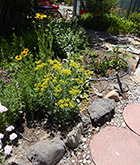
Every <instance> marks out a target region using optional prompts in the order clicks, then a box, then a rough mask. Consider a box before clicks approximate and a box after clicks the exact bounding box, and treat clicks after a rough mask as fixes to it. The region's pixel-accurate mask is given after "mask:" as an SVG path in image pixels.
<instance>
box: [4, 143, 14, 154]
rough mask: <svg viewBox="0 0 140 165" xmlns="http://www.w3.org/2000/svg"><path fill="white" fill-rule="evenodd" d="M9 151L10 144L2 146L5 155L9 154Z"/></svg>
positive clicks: (10, 148) (10, 149)
mask: <svg viewBox="0 0 140 165" xmlns="http://www.w3.org/2000/svg"><path fill="white" fill-rule="evenodd" d="M11 151H12V146H9V145H7V146H5V147H4V153H5V155H9V154H10V152H11Z"/></svg>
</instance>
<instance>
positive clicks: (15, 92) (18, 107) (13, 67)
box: [0, 49, 38, 126]
mask: <svg viewBox="0 0 140 165" xmlns="http://www.w3.org/2000/svg"><path fill="white" fill-rule="evenodd" d="M25 50H27V51H28V49H25ZM26 55H27V56H26ZM34 66H35V64H34V62H33V56H32V54H30V53H25V51H23V52H22V53H21V55H17V56H16V57H15V59H13V62H12V63H10V64H9V68H8V69H9V71H10V74H9V75H8V76H9V79H10V80H11V81H10V83H9V82H5V81H3V80H2V79H0V80H1V82H0V90H1V91H0V102H1V103H2V105H5V106H6V107H7V108H8V111H7V113H6V114H5V113H2V114H1V115H2V120H1V121H2V123H4V124H6V125H8V124H9V123H10V124H14V122H15V121H16V120H17V119H18V118H19V116H20V114H21V113H23V112H24V111H25V109H26V111H35V110H37V100H38V99H37V94H36V91H35V90H34V84H35V83H36V79H35V71H34ZM2 126H3V125H2Z"/></svg>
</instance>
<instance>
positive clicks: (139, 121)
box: [123, 104, 140, 135]
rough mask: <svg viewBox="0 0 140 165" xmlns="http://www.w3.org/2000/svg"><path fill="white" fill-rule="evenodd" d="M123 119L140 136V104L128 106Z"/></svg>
mask: <svg viewBox="0 0 140 165" xmlns="http://www.w3.org/2000/svg"><path fill="white" fill-rule="evenodd" d="M123 118H124V121H125V123H126V124H127V126H128V127H129V128H130V129H131V130H132V131H134V132H135V133H137V134H138V135H140V104H131V105H128V106H127V107H126V108H125V109H124V111H123Z"/></svg>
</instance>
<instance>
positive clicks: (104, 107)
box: [87, 99, 115, 126]
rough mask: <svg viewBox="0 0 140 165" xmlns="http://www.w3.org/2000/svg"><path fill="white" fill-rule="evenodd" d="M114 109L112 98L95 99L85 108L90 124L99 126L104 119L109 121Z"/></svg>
mask: <svg viewBox="0 0 140 165" xmlns="http://www.w3.org/2000/svg"><path fill="white" fill-rule="evenodd" d="M114 109H115V100H114V99H95V101H94V102H93V103H92V104H91V105H89V106H88V108H87V110H88V113H89V114H90V117H91V120H92V124H93V125H95V126H101V125H103V124H104V123H105V122H106V121H110V119H111V118H112V117H113V115H114Z"/></svg>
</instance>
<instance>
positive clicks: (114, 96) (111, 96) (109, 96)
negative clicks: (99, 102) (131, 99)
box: [104, 90, 120, 101]
mask: <svg viewBox="0 0 140 165" xmlns="http://www.w3.org/2000/svg"><path fill="white" fill-rule="evenodd" d="M104 98H105V99H114V100H115V101H119V99H120V98H119V93H118V92H117V91H116V90H113V91H110V92H109V93H108V94H107V95H106V96H105V97H104Z"/></svg>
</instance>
